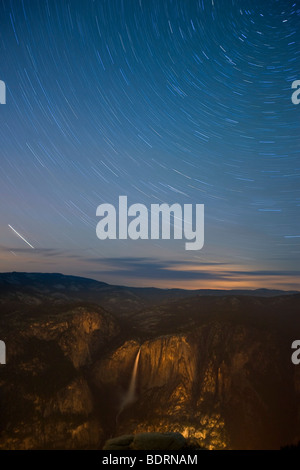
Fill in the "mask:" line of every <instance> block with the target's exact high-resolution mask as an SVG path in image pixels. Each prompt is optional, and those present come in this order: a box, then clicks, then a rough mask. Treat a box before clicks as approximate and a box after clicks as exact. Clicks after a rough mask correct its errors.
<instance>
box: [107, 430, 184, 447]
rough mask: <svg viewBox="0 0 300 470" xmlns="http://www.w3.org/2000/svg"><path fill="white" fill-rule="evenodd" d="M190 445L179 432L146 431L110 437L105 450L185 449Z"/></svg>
mask: <svg viewBox="0 0 300 470" xmlns="http://www.w3.org/2000/svg"><path fill="white" fill-rule="evenodd" d="M188 445H189V444H188V441H187V440H186V439H185V438H184V437H183V435H182V434H180V433H179V432H168V433H160V432H149V433H146V432H145V433H140V434H135V435H133V434H129V435H124V436H119V437H115V438H113V439H109V440H108V441H106V443H105V444H104V447H103V450H184V449H186V448H187V447H188Z"/></svg>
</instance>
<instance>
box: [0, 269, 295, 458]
mask: <svg viewBox="0 0 300 470" xmlns="http://www.w3.org/2000/svg"><path fill="white" fill-rule="evenodd" d="M2 276H3V275H2ZM10 276H11V275H10ZM24 276H25V279H24V283H22V282H21V281H22V276H21V277H20V275H18V276H17V280H18V282H17V283H16V282H15V281H16V277H15V278H14V282H12V278H11V277H10V278H9V276H7V279H6V280H5V282H6V284H5V283H4V282H3V277H2V284H1V282H0V292H1V295H0V333H1V334H0V337H1V339H2V340H4V341H5V342H6V345H7V364H6V365H5V366H0V423H1V424H0V433H1V438H0V448H1V449H38V448H43V449H57V448H68V449H78V448H83V449H86V448H101V446H102V445H103V444H104V442H105V441H106V440H107V439H109V438H111V437H114V436H118V435H122V434H137V433H143V432H157V431H159V432H180V433H181V434H182V435H183V436H184V437H186V438H189V439H195V441H197V444H199V445H201V446H203V447H206V448H210V449H226V448H234V449H241V448H246V449H259V448H279V447H280V446H283V445H285V444H289V443H292V442H294V441H295V442H296V441H297V439H298V440H299V439H300V405H299V403H300V400H299V399H300V367H298V368H297V367H296V366H293V364H292V363H291V360H290V356H291V350H290V346H291V342H292V340H294V339H296V337H297V336H300V331H299V329H300V323H299V320H298V312H299V304H300V296H299V295H297V294H291V295H277V294H278V293H277V294H276V296H275V295H273V296H264V297H261V296H257V295H251V296H250V295H249V296H246V295H245V294H244V295H240V296H238V295H236V293H234V295H233V294H232V295H226V296H219V295H218V296H214V295H194V296H191V295H190V293H188V294H187V296H186V297H185V296H184V292H181V293H177V294H176V295H175V299H174V300H172V299H170V296H171V293H170V292H168V293H165V294H164V295H165V297H164V299H163V294H162V293H160V292H159V293H158V295H157V297H156V301H154V300H153V296H150V297H151V300H149V301H148V300H147V295H148V294H147V295H145V293H144V292H143V293H138V292H136V291H135V292H131V291H130V290H128V289H126V290H125V289H123V290H122V289H121V288H120V290H119V288H118V289H117V294H116V296H115V297H114V294H113V292H114V290H113V287H112V288H111V289H110V288H109V287H107V285H105V284H104V285H103V286H102V285H100V286H97V285H96V284H94V283H95V281H91V282H92V283H93V284H92V288H91V289H92V292H93V296H95V292H97V296H96V297H97V298H94V299H93V302H92V301H91V298H89V300H87V299H86V298H84V300H82V301H80V299H79V298H77V297H76V298H74V292H75V293H76V296H79V297H80V295H81V292H85V296H86V297H88V294H87V293H88V291H89V289H90V287H89V285H88V282H86V284H85V285H83V284H82V280H81V279H79V280H78V285H77V286H76V278H72V279H71V280H70V279H69V278H68V277H67V276H62V277H60V278H59V283H58V279H57V278H55V279H52V281H53V282H52V284H51V283H50V285H49V277H47V276H50V275H45V277H44V278H43V275H35V278H34V279H32V280H31V281H30V280H28V277H26V275H24ZM37 276H38V282H37ZM53 276H57V275H53ZM0 281H1V280H0ZM99 284H101V283H99ZM67 286H68V287H67ZM102 288H103V289H104V292H103V303H102V302H101V295H102V294H101V292H102ZM62 292H64V294H63V295H62ZM89 295H90V294H89ZM109 295H110V296H111V299H110V300H109ZM119 295H120V296H121V300H120V297H119ZM126 297H127V301H126ZM133 299H134V300H133ZM141 299H142V300H141ZM126 302H127V303H126ZM139 302H140V306H141V308H140V309H138V308H137V304H139ZM119 303H121V304H122V306H121V307H120V308H119ZM102 304H103V305H102ZM125 304H126V308H125V306H124V305H125ZM130 305H132V306H133V307H132V309H131V308H129V306H130ZM139 350H140V355H139V358H138V364H137V370H136V376H135V379H134V382H135V383H134V400H131V401H130V402H128V403H127V405H126V406H125V407H124V406H122V403H123V404H124V397H126V393H128V388H129V384H130V383H132V374H133V367H134V364H135V362H136V358H137V354H138V351H139Z"/></svg>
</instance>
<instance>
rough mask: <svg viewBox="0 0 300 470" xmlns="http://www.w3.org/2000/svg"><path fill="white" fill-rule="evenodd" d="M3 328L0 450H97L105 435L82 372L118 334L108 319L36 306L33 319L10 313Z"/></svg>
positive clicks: (97, 311) (78, 310)
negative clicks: (4, 359) (37, 312)
mask: <svg viewBox="0 0 300 470" xmlns="http://www.w3.org/2000/svg"><path fill="white" fill-rule="evenodd" d="M3 329H4V330H6V334H5V342H6V344H7V345H9V347H8V348H7V365H6V366H5V367H2V368H1V370H0V393H1V401H0V403H1V405H0V418H1V419H0V422H1V429H0V431H1V440H0V449H39V448H43V449H44V448H47V449H52V448H55V449H57V448H59V449H65V448H67V449H77V448H98V447H99V445H100V443H101V442H102V440H103V438H104V434H103V429H102V426H101V422H100V420H99V418H98V417H97V416H96V413H95V400H94V397H93V394H92V391H91V388H90V386H89V384H88V381H87V378H86V377H85V374H84V368H85V367H88V365H89V364H91V363H92V362H93V360H94V358H95V357H96V356H97V354H98V353H100V351H101V348H102V347H103V346H104V344H105V343H106V342H107V341H109V340H110V339H111V338H114V337H115V336H116V335H117V334H118V328H117V326H116V324H115V323H114V322H113V320H112V318H111V317H110V316H109V315H107V314H106V313H105V312H104V311H103V310H101V309H100V308H99V307H96V308H95V309H93V310H88V309H85V308H83V307H75V308H73V309H67V310H66V311H63V312H60V313H59V314H58V315H57V314H56V313H54V312H51V313H49V311H47V310H46V311H43V308H41V310H40V315H39V316H38V317H37V318H36V317H35V316H32V317H31V318H26V317H25V318H23V317H22V316H19V315H18V314H17V315H14V314H12V315H11V317H10V318H6V321H5V323H4V324H3ZM3 329H2V331H3Z"/></svg>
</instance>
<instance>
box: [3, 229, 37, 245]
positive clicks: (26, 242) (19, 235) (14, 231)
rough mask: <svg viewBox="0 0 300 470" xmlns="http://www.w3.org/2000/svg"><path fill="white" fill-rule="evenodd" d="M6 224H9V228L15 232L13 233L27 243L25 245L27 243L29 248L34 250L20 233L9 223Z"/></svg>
mask: <svg viewBox="0 0 300 470" xmlns="http://www.w3.org/2000/svg"><path fill="white" fill-rule="evenodd" d="M8 226H9V228H10V229H12V231H13V232H15V233H16V234H17V235H18V237H20V238H22V240H23V241H24V242H25V243H27V245H29V246H30V248H32V249H33V250H34V246H32V245H30V243H29V242H28V241H27V240H25V238H24V237H22V235H20V234H19V232H17V231H16V230H15V229H14V228H13V227H12V226H11V225H9V224H8Z"/></svg>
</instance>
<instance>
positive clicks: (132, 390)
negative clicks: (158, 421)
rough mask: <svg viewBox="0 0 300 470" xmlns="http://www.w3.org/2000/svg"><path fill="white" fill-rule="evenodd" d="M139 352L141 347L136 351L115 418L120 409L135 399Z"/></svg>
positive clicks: (120, 411)
mask: <svg viewBox="0 0 300 470" xmlns="http://www.w3.org/2000/svg"><path fill="white" fill-rule="evenodd" d="M140 354H141V348H140V349H139V350H138V353H137V355H136V358H135V361H134V365H133V370H132V374H131V379H130V384H129V387H128V390H127V392H126V395H125V397H124V399H123V401H122V403H121V406H120V410H119V413H118V415H117V418H118V416H119V415H120V414H121V413H122V411H123V410H124V409H125V408H126V406H128V405H131V403H134V402H135V400H136V393H135V392H136V376H137V371H138V366H139V360H140Z"/></svg>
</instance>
